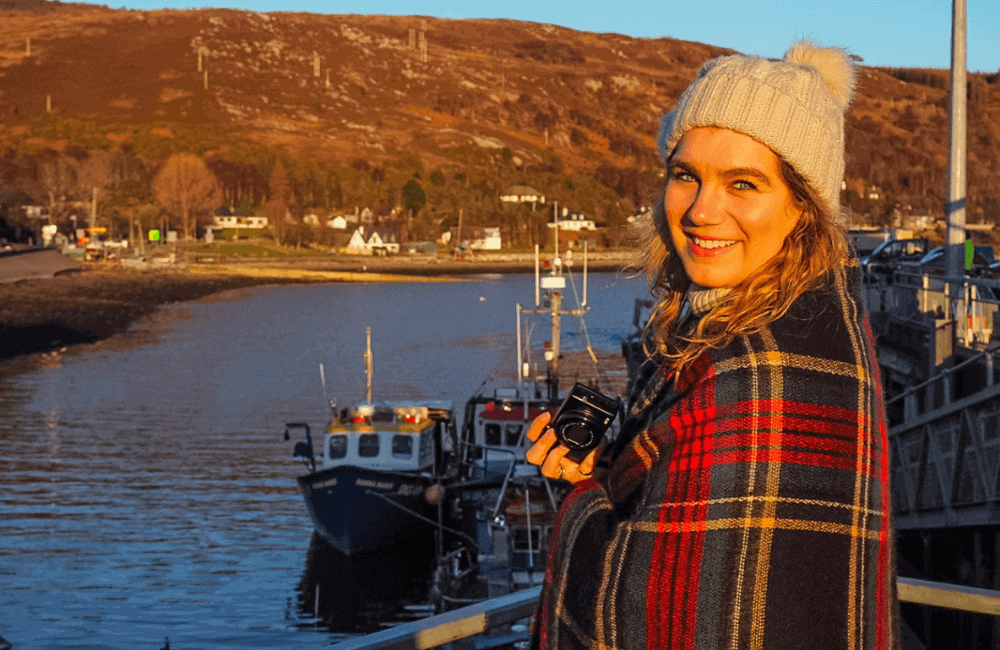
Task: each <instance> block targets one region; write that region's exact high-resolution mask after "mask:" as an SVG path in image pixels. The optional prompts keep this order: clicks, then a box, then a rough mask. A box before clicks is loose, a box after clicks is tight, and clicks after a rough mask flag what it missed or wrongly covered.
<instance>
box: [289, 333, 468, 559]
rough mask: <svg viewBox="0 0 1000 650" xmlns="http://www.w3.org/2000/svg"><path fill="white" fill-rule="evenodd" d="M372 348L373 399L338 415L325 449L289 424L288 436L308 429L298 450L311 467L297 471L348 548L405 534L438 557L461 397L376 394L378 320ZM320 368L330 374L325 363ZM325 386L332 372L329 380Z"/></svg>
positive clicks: (324, 531)
mask: <svg viewBox="0 0 1000 650" xmlns="http://www.w3.org/2000/svg"><path fill="white" fill-rule="evenodd" d="M367 338H368V346H367V351H366V353H365V360H366V363H365V366H366V374H367V376H368V391H367V399H365V400H364V401H363V402H360V403H358V404H355V405H353V406H351V407H349V408H344V409H341V410H339V411H338V409H337V405H336V401H335V400H328V402H329V404H330V412H331V418H330V423H329V424H328V425H327V427H326V429H325V431H324V432H323V437H322V441H321V443H320V447H319V453H316V452H317V450H316V449H315V448H314V445H313V437H312V432H311V430H310V428H309V425H308V424H307V423H304V422H289V423H286V424H285V439H286V440H289V439H290V437H291V431H293V430H301V431H302V432H304V434H305V440H304V441H299V442H298V443H297V444H296V445H295V450H294V456H295V457H298V458H301V459H302V460H303V461H305V463H306V465H307V467H308V469H309V472H308V473H307V474H304V475H302V476H299V477H298V478H297V479H296V482H297V483H298V486H299V489H300V491H301V492H302V496H303V497H304V499H305V502H306V507H307V508H308V510H309V515H310V516H311V517H312V521H313V525H314V527H315V529H316V533H317V534H318V535H319V536H320V537H321V538H322V539H323V540H324V541H325V542H326V543H327V544H329V545H330V546H331V547H333V548H334V549H336V550H338V551H340V552H341V553H343V554H344V555H347V556H353V555H359V554H370V553H374V552H378V551H380V550H383V549H386V548H388V547H391V546H393V545H395V544H398V543H400V542H405V543H406V544H405V545H406V546H407V548H408V549H409V550H410V551H414V556H415V558H416V557H417V555H418V554H417V553H415V551H416V549H417V548H418V547H420V548H422V549H425V550H427V551H428V552H429V553H430V554H431V556H430V559H433V551H434V549H435V544H434V540H435V535H437V534H438V532H439V527H440V526H441V525H442V519H443V512H442V503H441V499H440V495H441V494H442V491H441V486H440V482H441V480H442V476H443V474H444V473H445V469H446V467H447V466H448V465H449V460H450V458H451V455H450V454H449V453H448V452H447V449H453V448H454V445H455V438H456V433H455V422H454V405H453V403H452V402H449V401H445V400H422V401H414V400H385V401H374V402H373V401H372V399H371V372H372V363H371V358H372V357H371V328H368V329H367ZM320 376H321V378H324V373H323V371H322V366H320ZM323 384H324V390H325V384H326V382H325V379H324V381H323Z"/></svg>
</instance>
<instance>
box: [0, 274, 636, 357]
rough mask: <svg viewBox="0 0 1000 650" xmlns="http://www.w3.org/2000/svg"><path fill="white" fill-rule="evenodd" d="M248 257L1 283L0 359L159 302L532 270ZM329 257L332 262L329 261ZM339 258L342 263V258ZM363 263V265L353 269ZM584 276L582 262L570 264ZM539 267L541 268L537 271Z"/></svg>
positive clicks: (77, 337) (97, 337)
mask: <svg viewBox="0 0 1000 650" xmlns="http://www.w3.org/2000/svg"><path fill="white" fill-rule="evenodd" d="M338 261H339V260H335V261H327V260H323V259H319V260H316V259H314V258H313V259H301V260H275V261H273V262H272V261H270V260H268V261H265V260H247V261H240V262H236V263H229V262H228V261H227V263H225V264H209V263H199V262H195V263H191V264H187V265H166V264H164V265H156V266H155V267H151V268H146V269H143V270H135V269H129V268H126V267H125V266H120V265H117V264H97V263H91V264H86V265H85V266H84V268H83V270H81V271H79V272H74V273H69V274H64V275H58V276H56V277H52V278H34V279H27V280H21V281H16V282H8V283H2V284H0V362H2V361H5V360H8V359H13V358H16V357H21V356H25V355H30V354H35V353H46V352H50V351H54V350H59V349H61V348H63V347H65V346H69V345H76V344H80V343H95V342H97V341H101V340H104V339H107V338H110V337H111V336H114V335H115V334H120V333H123V332H127V331H128V330H129V328H130V327H131V326H132V325H133V324H134V323H135V322H136V321H138V320H139V319H141V318H143V317H144V316H148V315H149V314H151V313H153V312H155V311H156V310H157V308H158V307H160V305H165V304H171V303H176V302H184V301H189V300H196V299H199V298H203V297H205V296H209V295H212V294H216V293H220V292H223V291H229V290H233V289H245V288H253V287H263V286H273V285H284V284H328V283H338V282H352V283H354V282H461V281H464V280H467V279H469V278H470V277H472V276H476V275H483V274H497V273H502V274H513V273H520V274H523V273H533V272H534V270H535V268H534V260H533V258H532V260H531V262H530V264H526V263H525V262H522V261H520V260H518V261H507V260H505V261H500V260H490V261H486V260H483V261H482V262H480V261H479V260H476V261H457V260H443V261H440V262H431V261H429V260H428V261H423V260H421V261H420V262H419V263H413V262H412V261H410V260H402V261H400V260H398V259H392V258H389V259H388V260H386V259H377V258H376V259H372V260H368V259H366V260H350V262H351V263H350V265H347V264H344V263H339V264H338V263H336V262H338ZM331 262H334V263H331ZM343 262H346V260H345V261H343ZM359 267H361V269H362V270H360V271H359V270H358V268H359ZM573 270H574V272H581V273H582V265H580V266H579V267H577V266H576V265H574V267H573ZM621 270H622V268H621V263H620V262H617V261H616V262H610V261H607V262H603V263H597V264H588V272H609V271H610V272H614V271H621ZM542 272H543V273H544V272H547V270H546V269H542Z"/></svg>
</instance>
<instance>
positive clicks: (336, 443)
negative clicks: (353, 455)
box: [329, 436, 347, 458]
mask: <svg viewBox="0 0 1000 650" xmlns="http://www.w3.org/2000/svg"><path fill="white" fill-rule="evenodd" d="M346 455H347V436H330V453H329V458H343V457H344V456H346Z"/></svg>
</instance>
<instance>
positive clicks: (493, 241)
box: [448, 226, 503, 251]
mask: <svg viewBox="0 0 1000 650" xmlns="http://www.w3.org/2000/svg"><path fill="white" fill-rule="evenodd" d="M456 230H457V229H455V228H452V233H450V234H451V236H450V237H449V238H448V241H452V240H454V239H455V237H456V236H457V234H458V233H457V232H455V231H456ZM459 243H461V244H464V245H466V246H468V247H469V248H470V249H472V250H476V251H498V250H500V247H501V245H502V243H503V242H502V241H501V239H500V228H493V227H490V226H467V227H465V228H462V241H461V242H459Z"/></svg>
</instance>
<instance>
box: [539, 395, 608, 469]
mask: <svg viewBox="0 0 1000 650" xmlns="http://www.w3.org/2000/svg"><path fill="white" fill-rule="evenodd" d="M619 408H620V406H619V403H618V400H616V399H612V398H610V397H607V396H605V395H602V394H600V393H598V392H597V391H596V390H594V389H592V388H588V387H587V386H584V385H583V384H581V383H579V382H577V383H576V384H575V385H574V386H573V390H571V391H570V392H569V395H567V396H566V399H564V400H563V403H562V405H561V406H560V407H559V411H558V412H557V413H556V415H555V417H554V418H552V424H551V425H550V426H551V427H552V429H554V430H555V432H556V438H557V439H558V440H559V442H560V443H561V444H563V445H566V446H567V447H569V453H567V454H566V458H569V459H570V460H572V461H574V462H576V463H579V462H580V461H582V460H583V459H584V458H585V457H586V456H587V454H589V453H590V451H591V450H592V449H593V448H594V447H596V446H597V445H599V444H601V439H602V438H604V434H605V433H606V432H607V430H608V428H609V427H610V426H611V423H612V422H613V421H614V419H615V416H616V415H618V411H619Z"/></svg>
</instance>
